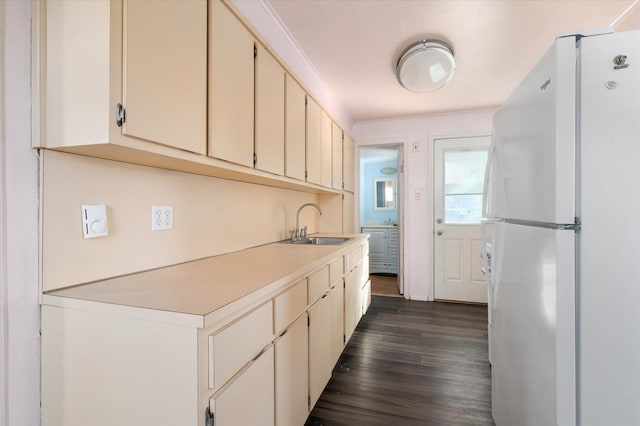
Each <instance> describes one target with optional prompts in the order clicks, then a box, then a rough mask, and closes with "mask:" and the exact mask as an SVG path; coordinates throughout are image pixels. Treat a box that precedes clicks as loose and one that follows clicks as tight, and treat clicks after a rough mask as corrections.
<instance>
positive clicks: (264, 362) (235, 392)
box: [209, 346, 275, 426]
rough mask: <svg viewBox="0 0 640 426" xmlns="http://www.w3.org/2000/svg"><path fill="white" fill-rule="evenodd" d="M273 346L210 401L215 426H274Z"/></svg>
mask: <svg viewBox="0 0 640 426" xmlns="http://www.w3.org/2000/svg"><path fill="white" fill-rule="evenodd" d="M273 368H274V357H273V346H269V348H268V349H267V350H266V351H265V352H263V353H262V354H261V355H260V356H259V357H258V358H256V359H255V360H253V361H251V363H250V364H249V366H248V368H247V369H246V370H244V371H242V372H241V373H240V374H238V376H236V377H234V378H233V379H232V382H231V383H230V384H229V386H228V387H226V388H224V389H223V390H222V391H221V392H220V393H218V394H216V395H214V396H213V398H211V399H210V400H209V410H210V411H211V412H212V413H213V415H214V418H215V424H216V426H237V425H243V426H264V425H273V424H274V416H275V397H274V374H273V372H274V371H273Z"/></svg>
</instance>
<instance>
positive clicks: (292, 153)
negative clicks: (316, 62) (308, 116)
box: [284, 74, 306, 180]
mask: <svg viewBox="0 0 640 426" xmlns="http://www.w3.org/2000/svg"><path fill="white" fill-rule="evenodd" d="M285 91H286V97H285V112H286V115H285V155H284V159H285V167H284V172H285V176H288V177H290V178H294V179H299V180H304V179H305V178H304V172H305V130H306V126H305V92H304V90H303V89H302V87H301V86H300V85H299V84H298V82H297V81H296V80H295V79H294V78H293V77H292V76H291V75H290V74H287V76H286V87H285Z"/></svg>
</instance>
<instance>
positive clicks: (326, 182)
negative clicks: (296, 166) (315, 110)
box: [320, 110, 333, 188]
mask: <svg viewBox="0 0 640 426" xmlns="http://www.w3.org/2000/svg"><path fill="white" fill-rule="evenodd" d="M320 111H321V112H320V113H321V116H322V131H321V138H322V142H321V144H322V160H321V163H322V186H324V187H326V188H331V186H332V181H333V177H332V176H333V175H332V174H333V172H332V170H331V159H332V154H331V149H332V146H333V144H332V141H331V139H332V134H333V133H332V128H331V126H332V124H331V123H332V122H331V118H330V117H329V115H328V114H327V113H326V112H324V110H320Z"/></svg>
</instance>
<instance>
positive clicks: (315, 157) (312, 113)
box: [306, 96, 322, 185]
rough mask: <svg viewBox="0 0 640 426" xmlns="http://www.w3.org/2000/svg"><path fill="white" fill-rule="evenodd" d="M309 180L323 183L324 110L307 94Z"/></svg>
mask: <svg viewBox="0 0 640 426" xmlns="http://www.w3.org/2000/svg"><path fill="white" fill-rule="evenodd" d="M306 148H307V149H306V174H307V182H310V183H315V184H317V185H322V110H321V109H320V106H319V105H318V104H317V103H316V102H315V101H314V100H313V99H311V97H309V96H307V144H306Z"/></svg>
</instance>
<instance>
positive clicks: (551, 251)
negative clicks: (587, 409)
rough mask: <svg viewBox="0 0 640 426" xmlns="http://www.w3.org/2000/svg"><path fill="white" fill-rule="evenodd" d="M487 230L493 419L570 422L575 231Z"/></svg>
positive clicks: (502, 226) (500, 423) (501, 422)
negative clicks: (490, 260) (491, 287)
mask: <svg viewBox="0 0 640 426" xmlns="http://www.w3.org/2000/svg"><path fill="white" fill-rule="evenodd" d="M493 227H494V231H493V232H494V234H493V235H494V238H493V247H492V249H493V251H492V252H493V278H494V280H495V283H494V294H493V312H492V338H491V349H490V350H491V357H492V370H491V388H492V411H493V418H494V420H495V422H496V425H497V426H513V425H518V426H527V425H531V426H540V425H573V424H575V421H576V419H575V412H576V408H575V233H574V232H573V231H567V230H562V231H559V230H553V229H545V228H537V227H532V226H523V225H515V224H511V223H500V222H498V223H495V224H494V225H493Z"/></svg>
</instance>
